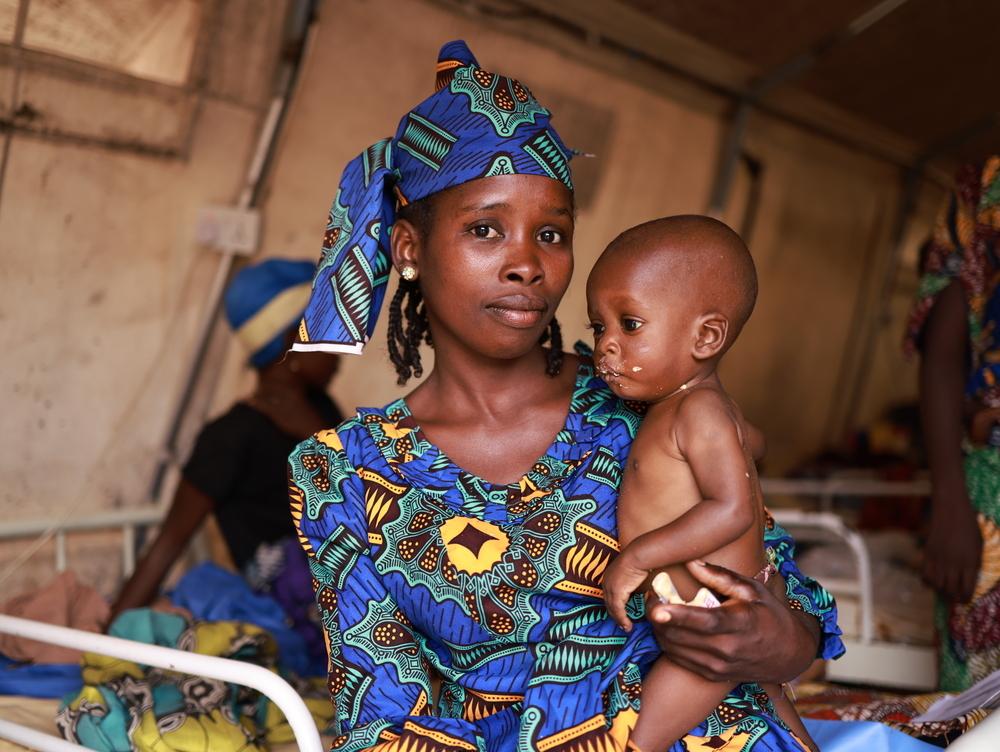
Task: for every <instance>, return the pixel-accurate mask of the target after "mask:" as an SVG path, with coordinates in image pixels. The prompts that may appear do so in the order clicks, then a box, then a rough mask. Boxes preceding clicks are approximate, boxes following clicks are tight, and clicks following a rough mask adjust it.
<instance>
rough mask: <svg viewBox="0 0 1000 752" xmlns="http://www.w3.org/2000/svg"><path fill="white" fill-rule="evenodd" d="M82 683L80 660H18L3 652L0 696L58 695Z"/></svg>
mask: <svg viewBox="0 0 1000 752" xmlns="http://www.w3.org/2000/svg"><path fill="white" fill-rule="evenodd" d="M82 686H83V679H82V678H81V676H80V664H79V663H40V664H34V663H19V662H17V661H12V660H10V659H9V658H6V657H4V656H2V655H0V695H20V696H21V697H43V698H55V697H63V696H65V695H67V694H69V693H70V692H79V691H80V688H81V687H82Z"/></svg>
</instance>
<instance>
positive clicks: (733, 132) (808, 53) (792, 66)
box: [708, 0, 908, 215]
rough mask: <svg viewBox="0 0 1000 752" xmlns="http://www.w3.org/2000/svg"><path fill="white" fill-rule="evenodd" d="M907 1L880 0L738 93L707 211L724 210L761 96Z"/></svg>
mask: <svg viewBox="0 0 1000 752" xmlns="http://www.w3.org/2000/svg"><path fill="white" fill-rule="evenodd" d="M906 2H908V0H881V1H880V2H878V3H876V4H875V5H874V6H872V7H871V8H869V9H868V10H867V11H865V12H864V13H862V14H861V15H860V16H858V17H857V18H855V19H854V20H853V21H851V22H850V23H849V24H847V26H845V27H844V28H842V29H839V30H837V31H834V32H832V33H830V34H827V35H826V36H824V37H823V38H822V39H820V40H819V41H818V42H816V44H814V45H812V46H811V47H809V48H808V49H807V50H805V51H804V52H802V53H800V54H798V55H796V56H795V57H793V58H791V59H790V60H787V61H786V62H784V63H782V64H781V65H778V66H776V67H774V68H772V69H771V70H770V71H767V72H765V73H764V74H763V75H761V76H759V77H758V78H756V79H755V80H754V81H752V82H751V83H750V85H749V86H748V87H747V88H746V90H745V91H744V92H743V93H742V94H741V95H740V98H739V103H738V104H737V106H736V111H735V113H734V114H733V120H732V124H731V125H730V128H729V132H728V133H727V135H726V140H725V141H724V143H723V149H722V154H721V155H720V158H719V169H718V170H717V171H716V175H715V183H714V184H713V186H712V193H711V196H710V198H709V201H708V211H709V213H710V214H715V215H719V214H721V213H722V212H723V210H724V209H725V206H726V201H727V200H728V198H729V193H730V190H731V189H732V184H733V177H734V175H735V170H736V165H737V163H738V161H739V158H740V152H741V151H742V148H743V139H744V137H745V135H746V129H747V123H748V121H749V118H750V113H751V112H752V110H753V109H754V108H756V107H758V106H759V105H760V103H761V101H762V100H763V99H764V97H766V96H767V95H768V94H769V93H770V92H771V91H773V90H774V89H776V88H778V87H779V86H782V85H784V84H787V83H788V82H789V81H792V80H793V79H795V78H798V77H799V76H801V75H802V74H803V73H804V72H806V71H807V70H809V69H810V68H811V67H813V66H814V65H815V64H816V63H817V62H818V61H819V60H820V59H821V58H822V57H823V56H824V55H825V54H827V53H828V52H830V50H832V49H834V48H835V47H838V46H840V45H842V44H845V43H846V42H849V41H850V40H852V39H854V38H855V37H857V36H858V35H860V34H862V33H864V31H866V30H867V29H869V28H871V27H872V26H874V25H875V24H876V23H878V22H879V21H881V20H882V19H883V18H885V17H886V16H888V15H889V14H890V13H892V12H893V11H895V10H896V9H898V8H899V7H900V6H902V5H905V4H906Z"/></svg>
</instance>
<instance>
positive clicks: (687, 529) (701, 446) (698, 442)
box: [604, 389, 756, 629]
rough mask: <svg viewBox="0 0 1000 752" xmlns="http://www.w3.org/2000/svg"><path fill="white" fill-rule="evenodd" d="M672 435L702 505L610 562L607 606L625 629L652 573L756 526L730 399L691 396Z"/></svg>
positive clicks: (705, 393)
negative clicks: (628, 610) (634, 598)
mask: <svg viewBox="0 0 1000 752" xmlns="http://www.w3.org/2000/svg"><path fill="white" fill-rule="evenodd" d="M673 432H674V439H675V441H676V443H677V447H678V449H679V450H680V452H681V454H682V455H683V457H684V459H685V461H686V462H687V463H688V465H689V466H690V468H691V473H692V475H693V476H694V479H695V482H696V483H697V485H698V490H699V492H700V493H701V497H702V501H701V502H699V503H698V504H695V505H694V506H693V507H691V508H690V509H689V510H688V511H686V512H685V513H684V514H682V515H681V516H680V517H678V518H677V519H675V520H674V521H673V522H671V523H669V524H667V525H664V526H662V527H659V528H656V529H655V530H650V531H649V532H647V533H643V534H642V535H640V536H638V537H637V538H635V539H634V540H633V541H632V542H630V543H629V544H628V545H627V546H626V547H625V549H624V550H623V551H622V552H621V553H620V554H619V555H618V556H617V557H616V558H615V560H614V561H612V562H611V565H610V566H609V567H608V569H607V571H606V572H605V576H604V594H605V602H606V604H607V606H608V611H609V612H610V614H611V616H612V617H613V618H614V620H615V621H616V622H618V623H619V624H621V625H622V627H624V628H625V629H629V628H631V621H630V620H629V619H628V617H627V616H626V615H625V604H626V602H627V601H628V599H629V596H631V594H632V593H633V592H634V591H635V589H636V588H637V587H638V586H639V585H640V584H641V583H642V582H643V581H644V580H645V578H646V576H647V575H648V573H649V572H650V571H652V570H654V569H659V568H661V567H666V566H668V565H671V564H680V563H682V562H686V561H691V560H692V559H698V558H700V557H704V556H707V555H709V554H711V553H712V552H713V551H718V550H719V549H720V548H722V547H723V546H725V545H727V544H729V543H732V542H733V541H734V540H736V539H737V538H739V537H740V536H741V535H743V534H744V533H745V532H746V531H747V530H749V529H750V527H751V526H752V525H753V524H754V522H755V520H756V515H755V511H754V507H753V503H754V502H753V498H752V491H751V480H750V475H749V468H748V467H747V460H746V454H745V453H744V450H743V446H742V444H741V442H740V435H739V431H738V430H737V426H736V422H735V420H734V418H733V415H732V413H731V412H730V410H729V409H728V405H727V404H726V402H725V397H723V396H722V395H720V394H719V393H717V392H715V391H713V390H710V389H698V390H696V391H694V392H693V393H692V394H689V395H686V396H685V397H684V401H683V402H682V403H681V404H680V405H679V406H678V408H677V416H676V418H675V420H674V427H673Z"/></svg>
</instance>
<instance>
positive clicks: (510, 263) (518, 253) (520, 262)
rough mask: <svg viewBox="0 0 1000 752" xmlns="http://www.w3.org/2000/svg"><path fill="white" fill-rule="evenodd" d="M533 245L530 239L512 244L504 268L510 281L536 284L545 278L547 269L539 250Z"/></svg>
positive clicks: (506, 277)
mask: <svg viewBox="0 0 1000 752" xmlns="http://www.w3.org/2000/svg"><path fill="white" fill-rule="evenodd" d="M532 245H533V244H532V243H531V241H529V240H523V241H515V242H514V243H512V244H511V246H510V249H509V252H508V255H507V259H506V263H505V264H504V269H503V277H504V279H506V280H507V281H508V282H517V283H519V284H522V285H534V284H538V283H539V282H541V281H542V280H543V279H545V269H544V268H543V266H542V261H541V258H540V257H539V254H538V250H537V249H536V248H533V247H532Z"/></svg>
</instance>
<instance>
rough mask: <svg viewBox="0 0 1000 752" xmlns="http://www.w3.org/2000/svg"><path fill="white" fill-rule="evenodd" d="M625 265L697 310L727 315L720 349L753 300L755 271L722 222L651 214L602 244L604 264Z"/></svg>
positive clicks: (737, 238) (596, 268) (741, 322)
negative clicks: (726, 332) (684, 298)
mask: <svg viewBox="0 0 1000 752" xmlns="http://www.w3.org/2000/svg"><path fill="white" fill-rule="evenodd" d="M608 263H614V264H616V265H618V264H627V265H630V266H632V267H633V268H634V269H635V271H636V272H637V273H639V274H641V276H642V277H643V278H645V279H648V280H649V282H650V283H651V286H655V287H658V288H660V289H661V290H663V292H668V291H669V292H671V293H672V292H676V291H683V293H684V294H685V296H687V297H688V298H690V299H691V301H692V304H693V305H694V306H695V307H697V308H699V309H701V312H707V311H718V312H719V313H722V314H724V315H725V316H726V318H727V319H728V320H729V335H728V336H727V338H726V339H727V342H726V345H725V348H724V350H725V349H729V346H730V345H732V343H733V342H734V341H735V340H736V337H737V336H738V335H739V333H740V330H741V329H742V328H743V325H744V324H745V323H746V321H747V319H749V318H750V314H751V312H752V311H753V307H754V304H755V303H756V301H757V271H756V269H755V268H754V263H753V258H751V256H750V251H749V250H747V247H746V245H745V244H744V243H743V240H742V239H741V238H740V236H739V235H737V234H736V233H735V232H733V230H732V229H730V228H729V226H728V225H726V224H724V223H722V222H720V221H718V220H716V219H712V218H711V217H705V216H700V215H695V214H687V215H678V216H674V217H664V218H662V219H654V220H652V221H650V222H646V223H644V224H641V225H637V226H636V227H633V228H631V229H628V230H626V231H625V232H623V233H622V234H621V235H619V236H618V237H617V238H615V239H614V240H613V241H612V242H611V244H610V245H609V246H608V247H607V249H606V250H605V251H604V253H602V254H601V257H600V258H599V259H598V260H597V264H595V266H594V270H593V272H591V273H592V274H599V273H600V268H601V267H602V266H603V265H604V264H608Z"/></svg>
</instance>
